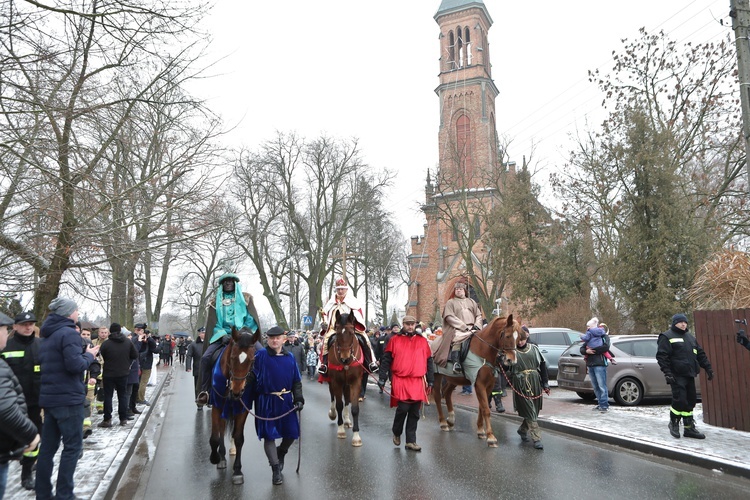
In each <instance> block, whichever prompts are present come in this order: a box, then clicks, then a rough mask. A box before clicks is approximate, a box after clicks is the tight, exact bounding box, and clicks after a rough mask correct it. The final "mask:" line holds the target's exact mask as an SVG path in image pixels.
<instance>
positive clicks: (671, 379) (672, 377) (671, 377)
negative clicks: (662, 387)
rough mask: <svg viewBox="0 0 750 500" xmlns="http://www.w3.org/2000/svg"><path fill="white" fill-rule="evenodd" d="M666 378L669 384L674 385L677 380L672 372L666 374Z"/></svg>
mask: <svg viewBox="0 0 750 500" xmlns="http://www.w3.org/2000/svg"><path fill="white" fill-rule="evenodd" d="M664 378H665V379H666V380H667V384H669V385H672V384H674V383H675V382H677V380H676V379H675V378H674V376H673V375H672V374H669V375H664Z"/></svg>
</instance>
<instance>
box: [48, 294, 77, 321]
mask: <svg viewBox="0 0 750 500" xmlns="http://www.w3.org/2000/svg"><path fill="white" fill-rule="evenodd" d="M49 310H50V311H52V312H53V313H55V314H59V315H60V316H65V317H68V316H70V315H71V314H73V313H74V312H76V311H77V310H78V305H77V304H76V303H75V302H73V301H72V300H70V299H66V298H65V297H57V298H56V299H54V300H53V301H52V302H50V303H49Z"/></svg>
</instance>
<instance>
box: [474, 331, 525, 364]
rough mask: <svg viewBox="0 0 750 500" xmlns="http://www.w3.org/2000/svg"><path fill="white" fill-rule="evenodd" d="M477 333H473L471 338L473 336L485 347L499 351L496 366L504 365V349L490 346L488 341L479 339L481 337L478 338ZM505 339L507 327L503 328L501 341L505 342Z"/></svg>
mask: <svg viewBox="0 0 750 500" xmlns="http://www.w3.org/2000/svg"><path fill="white" fill-rule="evenodd" d="M480 331H481V330H480ZM513 331H514V332H515V328H514V329H513ZM476 333H477V332H474V333H472V334H471V336H472V337H474V338H476V339H477V340H479V341H480V342H482V343H484V344H485V345H487V346H489V347H491V348H492V349H494V350H496V351H497V356H495V364H496V365H497V366H500V364H501V363H502V358H501V356H502V354H503V351H504V349H501V348H499V347H495V346H494V345H492V344H490V343H489V342H487V341H486V340H484V339H483V338H481V337H479V336H478V335H477V334H476ZM505 337H506V335H505V327H503V328H502V334H501V335H500V341H502V340H503V339H504V338H505Z"/></svg>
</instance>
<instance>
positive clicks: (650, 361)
mask: <svg viewBox="0 0 750 500" xmlns="http://www.w3.org/2000/svg"><path fill="white" fill-rule="evenodd" d="M658 338H659V336H658V335H612V336H610V341H611V345H610V349H609V350H610V351H611V352H612V353H613V354H614V355H615V360H616V361H617V364H611V365H609V367H608V368H607V390H608V392H609V395H610V396H611V397H613V398H614V400H615V402H617V404H618V405H622V406H637V405H639V404H640V403H641V402H642V401H643V399H644V398H655V397H664V398H667V397H671V396H672V390H671V389H670V387H669V385H668V384H667V382H666V380H664V374H663V373H662V372H661V369H659V364H658V363H657V362H656V341H657V339H658ZM581 345H582V342H581V341H578V342H576V343H574V344H573V345H571V346H570V347H569V348H568V349H567V350H566V351H565V352H564V353H563V354H562V356H560V361H559V365H560V372H559V373H558V375H557V386H558V387H559V388H561V389H567V390H570V391H575V392H576V394H578V396H580V397H581V398H583V399H594V389H593V387H592V386H591V379H590V378H589V375H588V373H587V370H586V360H585V359H584V357H583V355H582V354H581ZM695 386H696V390H697V391H698V397H700V383H699V382H698V380H696V384H695Z"/></svg>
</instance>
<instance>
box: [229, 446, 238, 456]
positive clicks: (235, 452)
mask: <svg viewBox="0 0 750 500" xmlns="http://www.w3.org/2000/svg"><path fill="white" fill-rule="evenodd" d="M229 454H230V455H231V456H234V455H236V454H237V448H229Z"/></svg>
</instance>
